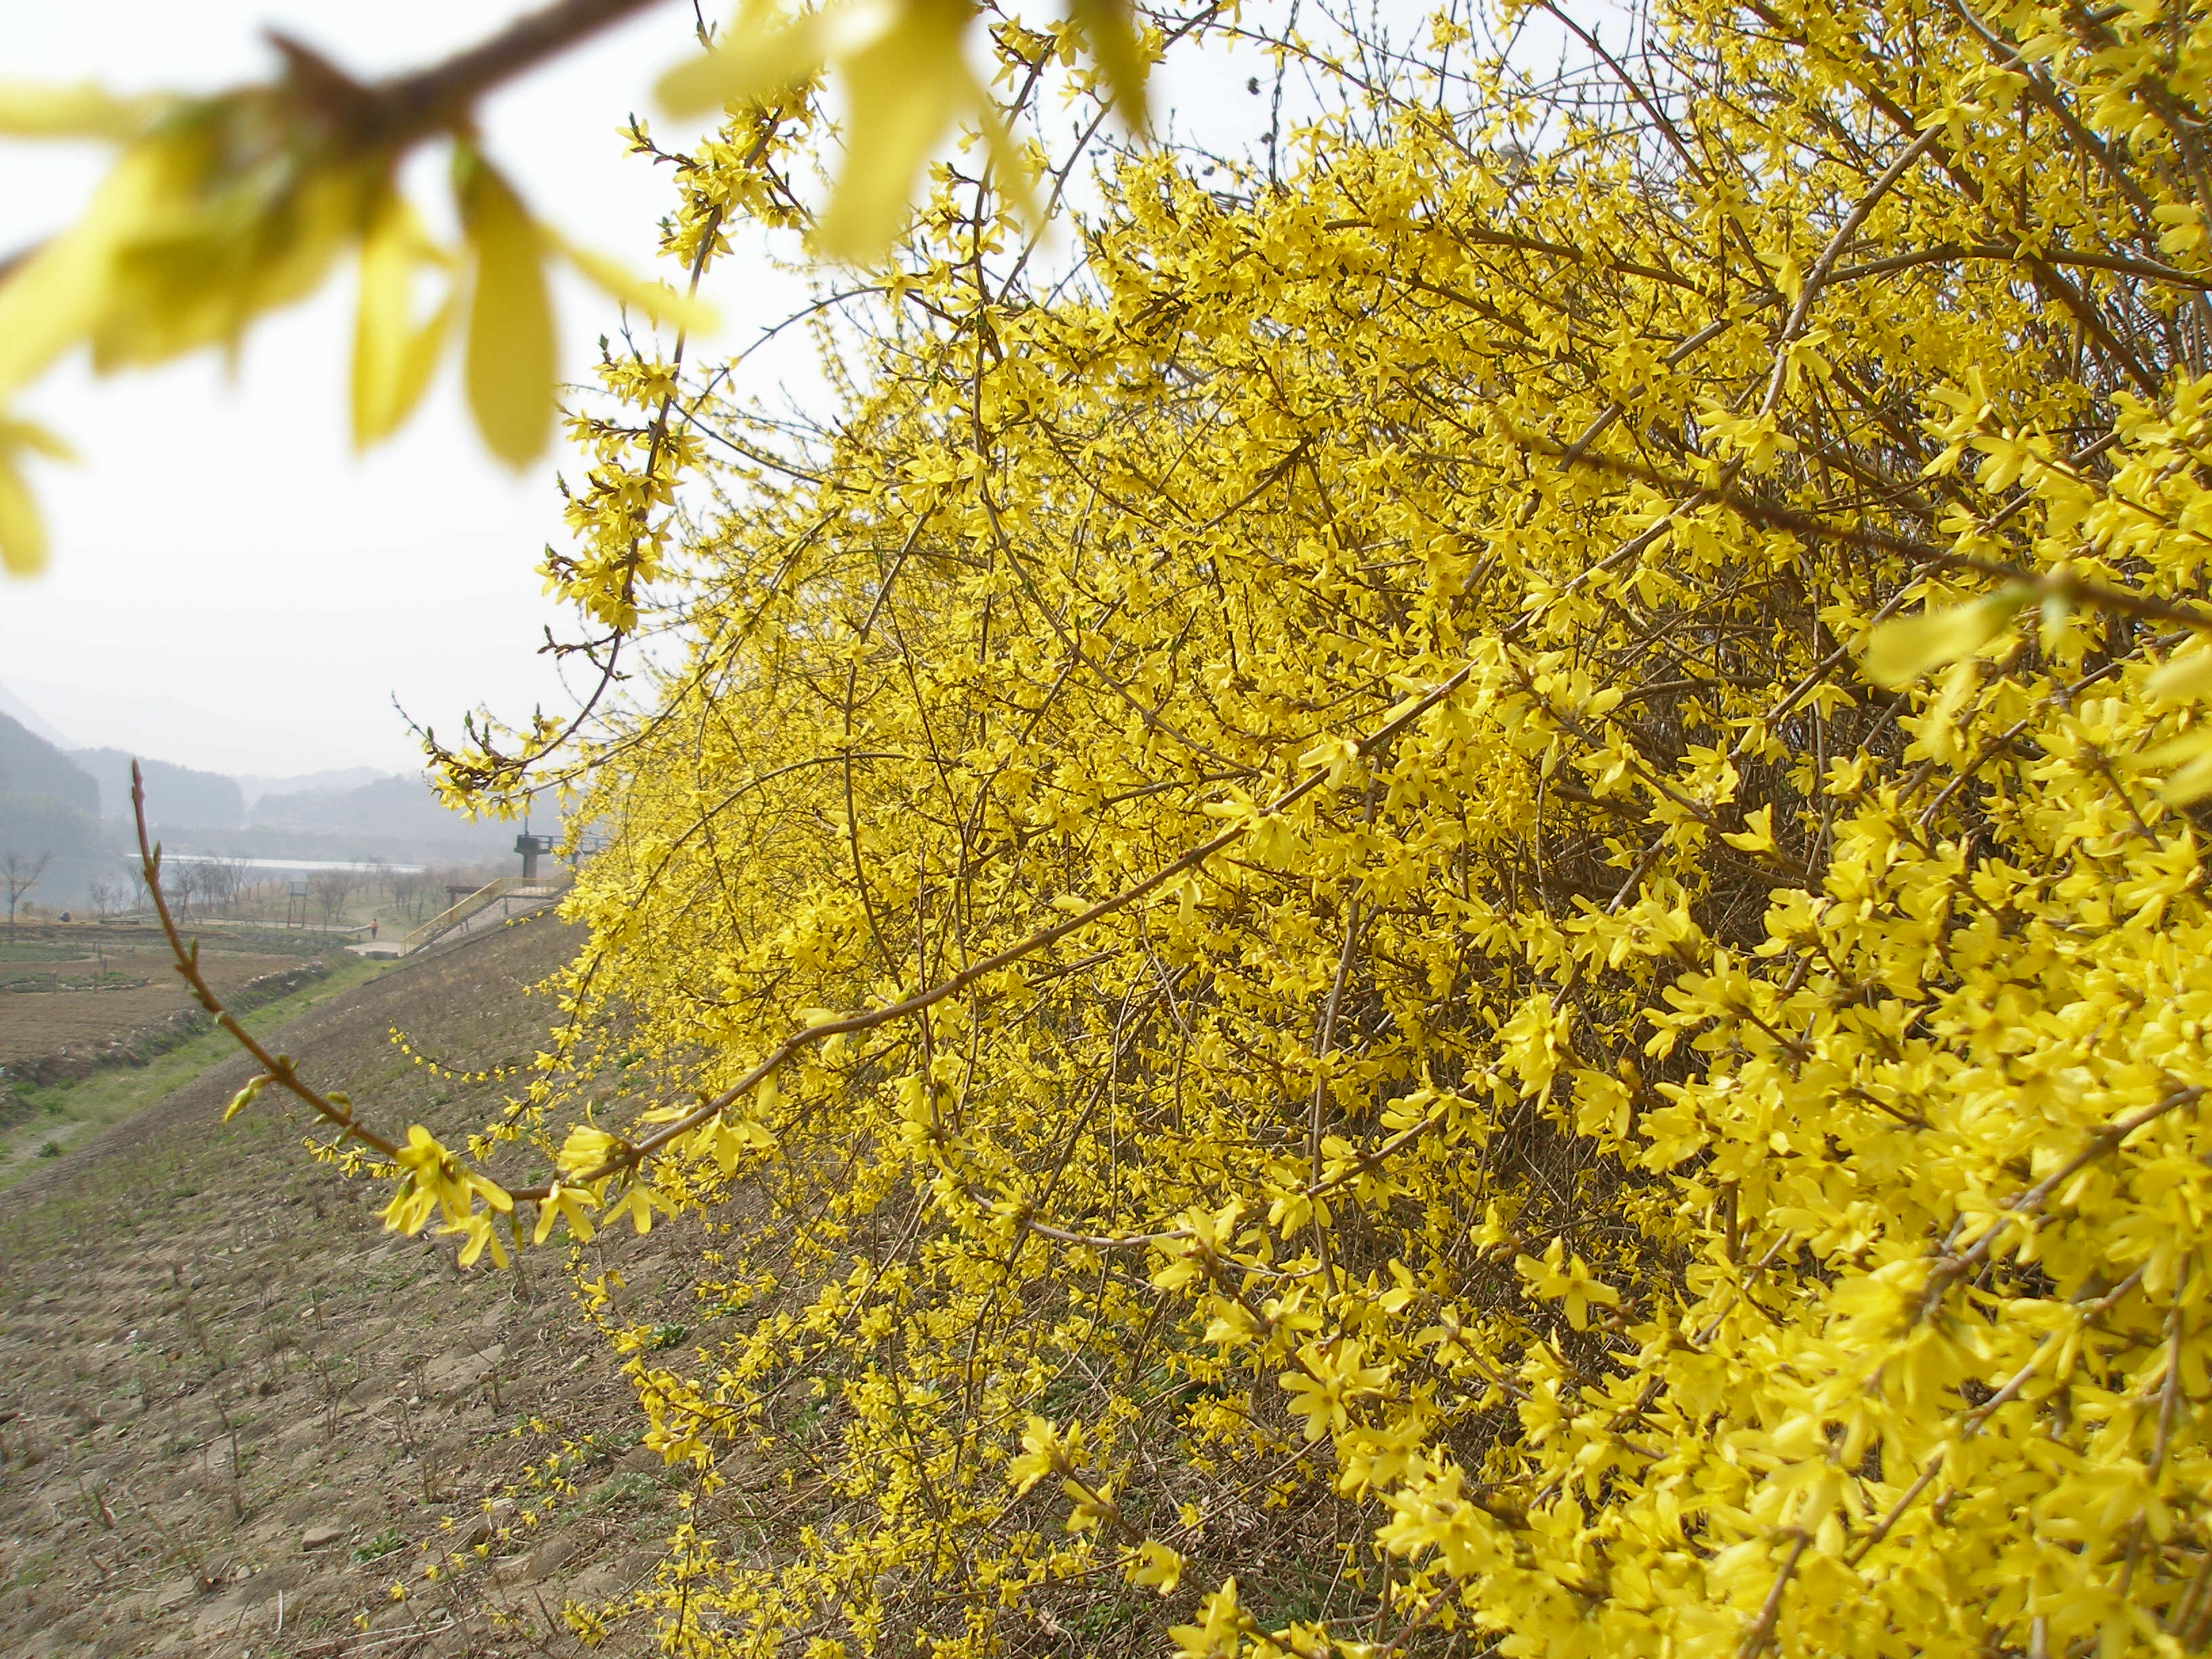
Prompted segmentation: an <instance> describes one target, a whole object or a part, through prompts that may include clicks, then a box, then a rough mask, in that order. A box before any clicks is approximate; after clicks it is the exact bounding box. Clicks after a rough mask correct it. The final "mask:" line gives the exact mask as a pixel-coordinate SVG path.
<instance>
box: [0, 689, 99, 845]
mask: <svg viewBox="0 0 2212 1659" xmlns="http://www.w3.org/2000/svg"><path fill="white" fill-rule="evenodd" d="M0 795H27V796H38V797H41V798H43V799H46V800H50V801H52V802H54V803H55V804H56V805H61V806H65V807H67V808H69V809H70V811H76V812H82V813H83V814H85V815H86V816H87V817H92V818H95V819H96V818H98V817H99V816H100V786H99V785H98V784H97V783H95V782H94V781H93V778H92V775H91V774H89V773H88V772H86V771H85V770H84V769H82V768H81V767H79V766H78V765H77V764H76V763H75V762H73V761H72V760H70V757H68V756H67V755H65V754H64V753H63V752H62V751H61V750H58V749H57V748H55V747H54V745H53V744H50V743H48V742H47V741H46V739H45V738H42V737H40V736H39V735H38V734H37V733H35V732H33V731H32V730H31V729H30V728H29V727H28V726H25V725H24V724H23V723H22V722H21V720H14V719H11V718H10V717H9V716H8V715H6V714H0Z"/></svg>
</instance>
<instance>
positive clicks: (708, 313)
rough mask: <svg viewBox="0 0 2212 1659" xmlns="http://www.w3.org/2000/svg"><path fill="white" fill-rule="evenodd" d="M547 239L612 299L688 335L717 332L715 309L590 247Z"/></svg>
mask: <svg viewBox="0 0 2212 1659" xmlns="http://www.w3.org/2000/svg"><path fill="white" fill-rule="evenodd" d="M547 240H550V241H551V242H552V244H553V245H554V246H556V247H557V248H558V249H560V251H561V257H562V258H564V259H566V260H568V263H569V264H572V265H574V266H575V267H576V269H577V270H580V271H581V272H582V273H583V275H584V276H585V277H586V280H588V281H589V282H590V283H592V286H593V287H595V288H597V289H599V290H600V291H601V292H603V293H605V295H607V296H608V297H609V298H611V299H614V300H618V301H621V302H622V303H623V305H626V306H629V307H632V308H633V309H635V310H638V311H641V312H643V313H645V314H646V315H647V316H648V317H650V318H652V319H653V321H654V322H656V323H666V324H669V325H671V326H673V327H676V328H680V329H682V330H684V332H686V333H688V334H704V333H708V332H710V331H712V330H713V329H714V324H715V318H714V307H712V306H708V305H705V304H703V303H702V302H701V301H697V300H695V299H693V298H691V297H690V295H684V294H678V292H677V291H676V290H675V289H672V288H671V287H669V285H668V284H667V283H659V282H649V281H647V279H646V278H644V277H642V276H635V275H633V274H632V273H631V272H630V271H629V270H628V269H627V268H625V267H624V266H623V264H622V262H621V261H619V260H617V259H610V258H607V256H606V255H605V254H604V253H594V252H592V250H591V249H589V248H587V247H578V246H576V245H575V244H574V242H571V241H569V240H567V239H566V238H565V237H562V236H558V235H556V234H552V233H550V232H549V233H547Z"/></svg>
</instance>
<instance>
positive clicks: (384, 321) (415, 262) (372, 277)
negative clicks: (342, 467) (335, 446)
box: [353, 192, 453, 448]
mask: <svg viewBox="0 0 2212 1659" xmlns="http://www.w3.org/2000/svg"><path fill="white" fill-rule="evenodd" d="M434 253H435V250H434V249H433V248H432V246H431V244H430V242H429V240H428V237H427V236H425V235H424V234H423V232H422V223H421V222H420V221H419V220H418V219H416V216H415V210H414V209H412V208H411V207H410V206H409V205H408V204H406V203H405V202H404V200H402V199H401V198H400V197H398V196H397V195H394V194H392V193H390V192H386V195H385V196H384V197H383V198H382V199H381V200H380V201H379V202H378V204H376V207H375V209H374V210H373V212H372V215H371V217H370V220H369V226H368V234H367V235H365V236H364V237H363V238H362V245H361V303H360V306H359V308H358V309H357V311H356V313H355V318H354V335H353V441H354V444H355V447H356V448H367V447H368V446H369V445H370V444H373V443H374V442H376V441H378V440H379V439H380V438H384V437H386V436H388V435H391V434H392V432H394V431H396V430H398V428H399V427H400V426H401V424H402V423H404V422H405V421H406V419H407V417H408V416H409V415H410V414H411V413H412V412H413V411H414V408H415V405H416V403H417V402H418V401H420V399H421V398H422V392H423V390H424V388H426V387H427V386H428V385H429V384H430V374H431V372H432V370H434V369H435V368H436V367H437V362H438V352H439V349H440V347H441V345H443V343H444V342H445V337H446V332H447V329H448V328H449V327H450V326H451V325H452V322H453V296H452V295H447V298H446V300H445V301H444V303H442V304H441V306H440V307H438V309H437V311H436V312H435V313H433V315H432V316H431V318H430V319H429V321H428V322H427V323H426V324H424V325H422V327H420V328H417V327H416V326H415V307H414V290H415V273H416V270H417V268H418V267H419V266H421V265H422V264H424V263H425V262H426V260H427V259H428V258H430V257H432V256H433V255H434Z"/></svg>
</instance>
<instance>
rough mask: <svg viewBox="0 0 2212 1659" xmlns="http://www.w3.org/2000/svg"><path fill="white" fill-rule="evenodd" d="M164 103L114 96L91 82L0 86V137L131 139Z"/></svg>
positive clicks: (154, 99) (0, 83)
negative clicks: (62, 85) (58, 85)
mask: <svg viewBox="0 0 2212 1659" xmlns="http://www.w3.org/2000/svg"><path fill="white" fill-rule="evenodd" d="M164 101H165V100H161V99H159V98H118V97H116V96H115V95H114V94H112V93H109V92H104V91H102V90H101V89H100V88H98V87H96V86H94V85H93V84H92V83H91V82H88V81H84V82H78V83H77V84H76V86H73V87H43V86H32V85H27V84H25V83H22V82H0V134H4V135H5V136H7V137H10V138H111V139H117V140H121V139H125V138H131V137H136V136H137V134H138V133H139V132H140V131H143V129H144V127H145V125H146V122H147V120H148V118H149V117H151V116H152V114H153V113H154V112H155V110H157V109H159V108H161V105H162V103H163V102H164Z"/></svg>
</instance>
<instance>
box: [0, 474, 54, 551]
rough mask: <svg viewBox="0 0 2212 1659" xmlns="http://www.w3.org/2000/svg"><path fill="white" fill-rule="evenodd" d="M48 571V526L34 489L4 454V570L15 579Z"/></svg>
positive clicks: (0, 485)
mask: <svg viewBox="0 0 2212 1659" xmlns="http://www.w3.org/2000/svg"><path fill="white" fill-rule="evenodd" d="M45 568H46V524H45V521H44V520H41V519H40V517H39V504H38V502H37V501H34V500H33V499H32V496H31V487H30V486H29V485H28V484H27V483H24V482H23V475H22V474H21V472H18V471H16V470H15V462H14V461H13V460H11V459H9V457H8V456H7V455H6V454H5V453H0V569H4V570H6V571H7V573H8V574H9V575H11V576H35V575H37V574H39V572H40V571H41V570H44V569H45Z"/></svg>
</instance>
